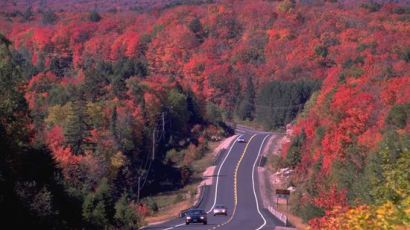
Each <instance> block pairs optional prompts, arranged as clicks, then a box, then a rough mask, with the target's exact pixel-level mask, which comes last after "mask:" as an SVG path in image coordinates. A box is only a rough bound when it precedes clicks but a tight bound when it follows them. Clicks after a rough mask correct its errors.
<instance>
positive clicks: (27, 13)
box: [22, 6, 34, 22]
mask: <svg viewBox="0 0 410 230" xmlns="http://www.w3.org/2000/svg"><path fill="white" fill-rule="evenodd" d="M33 16H34V14H33V8H32V7H31V6H29V7H27V8H26V10H24V12H23V14H22V17H23V20H24V21H25V22H29V21H31V20H32V19H33Z"/></svg>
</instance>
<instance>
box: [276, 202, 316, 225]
mask: <svg viewBox="0 0 410 230" xmlns="http://www.w3.org/2000/svg"><path fill="white" fill-rule="evenodd" d="M291 205H292V204H291V202H289V204H288V207H287V206H286V204H279V205H278V207H277V209H278V211H280V212H282V213H284V214H285V215H286V216H287V217H288V220H289V222H290V223H291V224H292V225H293V226H294V227H295V228H296V229H307V228H308V227H309V226H308V225H307V224H306V223H304V222H303V220H302V218H300V217H298V216H295V215H294V214H293V213H292V212H291V211H290V207H291Z"/></svg>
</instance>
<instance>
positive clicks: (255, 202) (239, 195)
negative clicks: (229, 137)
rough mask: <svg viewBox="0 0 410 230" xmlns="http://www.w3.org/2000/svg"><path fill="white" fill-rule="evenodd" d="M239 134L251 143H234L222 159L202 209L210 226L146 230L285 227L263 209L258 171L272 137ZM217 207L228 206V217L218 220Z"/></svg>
mask: <svg viewBox="0 0 410 230" xmlns="http://www.w3.org/2000/svg"><path fill="white" fill-rule="evenodd" d="M237 133H240V134H242V135H244V136H245V139H246V140H247V142H246V143H239V142H236V141H234V142H233V143H232V144H231V146H230V147H229V149H228V151H225V153H224V155H223V156H221V158H220V159H221V160H220V161H219V162H218V165H217V167H216V170H215V178H214V181H213V183H212V186H211V187H210V189H209V191H208V192H207V193H206V194H205V196H204V198H203V202H201V205H200V206H199V208H201V209H204V210H205V211H207V212H208V225H203V224H190V225H185V222H184V219H183V218H181V219H174V220H170V221H168V222H165V223H162V224H158V225H154V226H149V227H145V228H144V229H163V230H171V229H178V230H179V229H207V230H208V229H212V230H213V229H218V230H219V229H220V230H222V229H235V230H242V229H244V230H247V229H249V230H252V229H253V230H261V229H264V230H265V229H274V228H275V226H283V223H282V222H280V221H279V220H277V219H276V218H275V217H274V216H273V215H272V214H270V213H269V212H268V211H267V210H266V209H264V208H263V206H262V201H261V200H260V196H259V186H258V180H257V167H258V164H259V159H260V155H261V151H262V148H263V145H264V144H265V141H266V140H267V139H268V138H269V136H270V135H271V134H270V133H266V132H256V131H253V130H250V129H239V130H237ZM216 204H223V205H225V206H226V207H227V208H228V216H215V217H214V216H213V215H212V212H211V211H212V209H213V207H214V206H215V205H216Z"/></svg>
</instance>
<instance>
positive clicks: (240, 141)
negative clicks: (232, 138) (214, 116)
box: [237, 135, 246, 143]
mask: <svg viewBox="0 0 410 230" xmlns="http://www.w3.org/2000/svg"><path fill="white" fill-rule="evenodd" d="M237 141H238V142H239V143H245V142H246V140H245V137H244V136H243V135H241V136H239V137H238V140H237Z"/></svg>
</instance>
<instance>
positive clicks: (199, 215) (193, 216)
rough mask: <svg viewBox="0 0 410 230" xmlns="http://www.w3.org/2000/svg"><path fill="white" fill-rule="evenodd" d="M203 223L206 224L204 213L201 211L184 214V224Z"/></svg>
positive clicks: (193, 210)
mask: <svg viewBox="0 0 410 230" xmlns="http://www.w3.org/2000/svg"><path fill="white" fill-rule="evenodd" d="M190 223H203V224H208V218H207V215H206V212H205V211H204V210H202V209H191V210H189V211H188V212H187V213H186V214H185V224H186V225H188V224H190Z"/></svg>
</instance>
